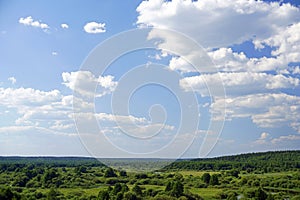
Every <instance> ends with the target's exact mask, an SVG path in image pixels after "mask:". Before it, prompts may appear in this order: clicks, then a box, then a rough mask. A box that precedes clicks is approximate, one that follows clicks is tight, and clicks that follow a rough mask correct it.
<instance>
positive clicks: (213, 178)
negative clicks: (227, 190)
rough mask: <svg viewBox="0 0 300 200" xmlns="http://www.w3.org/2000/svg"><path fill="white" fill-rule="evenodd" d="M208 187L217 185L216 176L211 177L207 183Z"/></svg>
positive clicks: (217, 178)
mask: <svg viewBox="0 0 300 200" xmlns="http://www.w3.org/2000/svg"><path fill="white" fill-rule="evenodd" d="M209 183H210V185H219V177H218V174H213V175H211V178H210V181H209Z"/></svg>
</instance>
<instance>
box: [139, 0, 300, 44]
mask: <svg viewBox="0 0 300 200" xmlns="http://www.w3.org/2000/svg"><path fill="white" fill-rule="evenodd" d="M137 12H138V13H139V16H138V20H137V23H138V24H140V25H141V26H154V27H159V28H169V29H172V30H176V31H180V32H182V33H185V34H187V35H189V36H191V37H192V38H194V39H196V41H198V42H199V43H200V44H201V45H203V46H204V47H210V48H216V47H224V46H229V45H231V44H238V43H241V42H243V41H246V40H249V39H253V38H259V39H264V38H268V37H270V36H271V35H273V34H274V32H276V31H277V30H278V27H282V26H287V25H289V24H291V23H294V22H297V21H299V19H300V17H299V8H297V7H293V6H291V5H290V4H280V3H279V2H272V3H267V2H263V1H248V0H241V1H231V0H222V1H219V0H218V1H211V0H201V1H191V0H187V1H183V0H173V1H163V0H152V1H143V2H142V3H141V4H140V5H139V6H138V7H137Z"/></svg>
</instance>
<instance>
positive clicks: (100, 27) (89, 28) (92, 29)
mask: <svg viewBox="0 0 300 200" xmlns="http://www.w3.org/2000/svg"><path fill="white" fill-rule="evenodd" d="M83 29H84V31H85V32H87V33H105V32H106V28H105V23H97V22H89V23H87V24H85V26H84V27H83Z"/></svg>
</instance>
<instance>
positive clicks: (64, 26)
mask: <svg viewBox="0 0 300 200" xmlns="http://www.w3.org/2000/svg"><path fill="white" fill-rule="evenodd" d="M60 27H61V28H63V29H68V28H69V25H68V24H61V25H60Z"/></svg>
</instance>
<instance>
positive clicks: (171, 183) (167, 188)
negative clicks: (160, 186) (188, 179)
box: [165, 181, 173, 192]
mask: <svg viewBox="0 0 300 200" xmlns="http://www.w3.org/2000/svg"><path fill="white" fill-rule="evenodd" d="M172 188H173V182H172V181H169V182H168V183H167V186H166V189H165V191H166V192H169V191H171V190H172Z"/></svg>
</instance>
